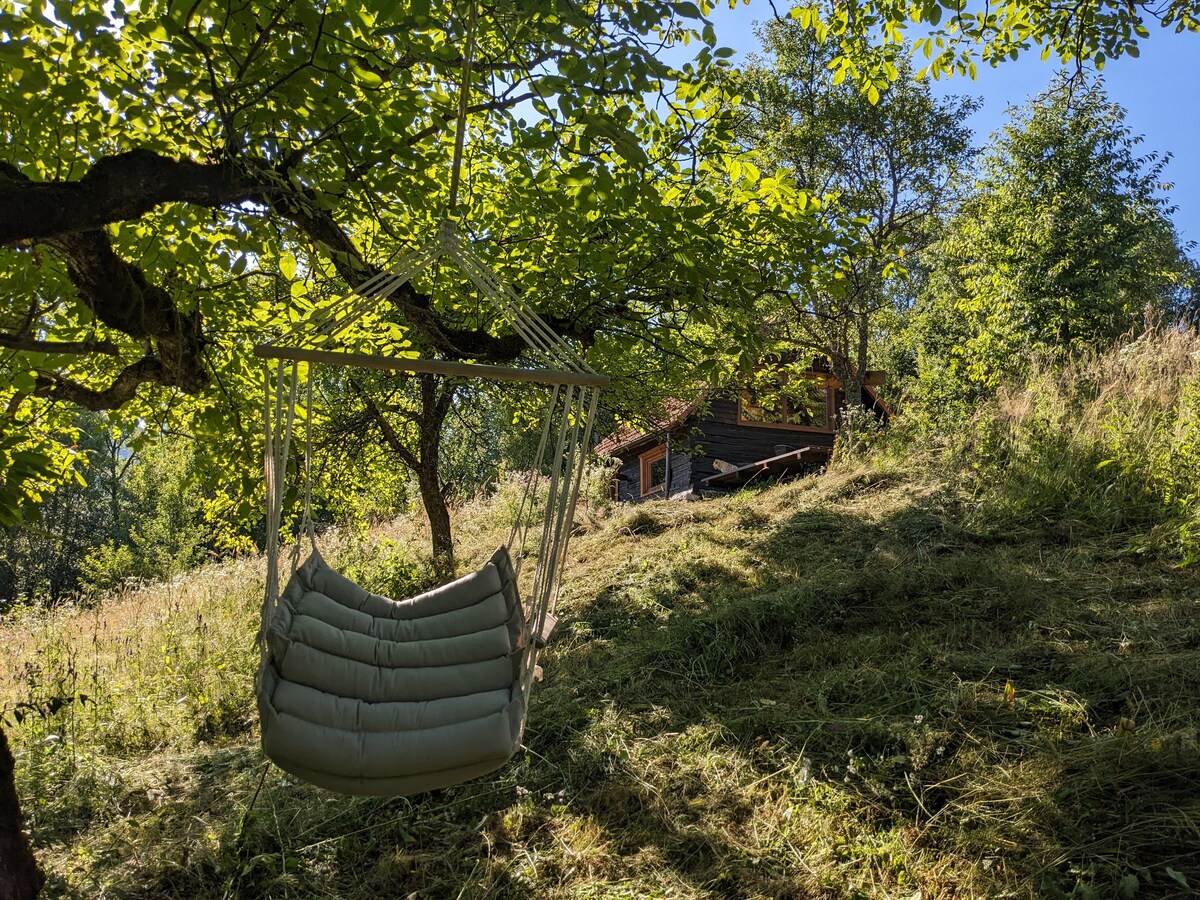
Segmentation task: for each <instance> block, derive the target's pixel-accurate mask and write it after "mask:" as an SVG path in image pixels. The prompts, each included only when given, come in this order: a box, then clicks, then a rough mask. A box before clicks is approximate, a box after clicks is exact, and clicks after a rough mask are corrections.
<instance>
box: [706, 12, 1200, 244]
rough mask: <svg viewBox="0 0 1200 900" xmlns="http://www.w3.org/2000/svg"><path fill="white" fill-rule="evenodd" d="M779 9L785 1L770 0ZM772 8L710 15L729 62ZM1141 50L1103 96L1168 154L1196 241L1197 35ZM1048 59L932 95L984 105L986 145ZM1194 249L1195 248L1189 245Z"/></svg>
mask: <svg viewBox="0 0 1200 900" xmlns="http://www.w3.org/2000/svg"><path fill="white" fill-rule="evenodd" d="M776 6H777V8H778V9H779V10H780V11H783V10H785V9H787V8H789V6H790V4H788V3H786V2H780V0H777V2H776ZM770 15H771V6H770V4H769V3H768V2H766V0H751V2H750V3H749V4H748V5H747V6H738V8H737V9H735V10H730V9H728V7H727V6H724V5H722V6H721V7H719V8H718V9H717V10H715V11H714V12H713V14H712V15H711V16H710V19H711V21H712V23H713V27H714V29H715V30H716V33H717V42H718V44H722V45H724V46H727V47H732V48H733V49H734V50H736V51H737V56H736V57H734V60H735V62H736V61H740V60H742V59H744V57H745V56H746V55H747V54H749V53H752V52H755V51H757V50H758V49H759V44H758V40H757V38H755V36H754V31H753V24H754V22H755V21H756V20H758V19H764V18H767V17H769V16H770ZM1141 51H1142V52H1141V56H1140V57H1139V58H1137V59H1130V58H1123V59H1120V60H1116V61H1110V62H1109V63H1108V64H1107V65H1106V66H1105V67H1104V71H1103V73H1102V74H1103V76H1104V82H1105V87H1106V89H1107V91H1108V95H1109V97H1110V98H1111V99H1112V100H1114V101H1115V102H1117V103H1120V104H1121V105H1122V106H1123V107H1125V110H1126V113H1127V118H1126V124H1127V125H1128V126H1129V128H1130V130H1131V131H1132V132H1133V133H1134V134H1140V135H1144V136H1145V142H1144V143H1143V144H1142V146H1141V148H1140V149H1141V150H1142V152H1143V153H1144V152H1147V151H1151V150H1155V151H1158V152H1159V153H1170V154H1171V155H1172V160H1171V163H1170V165H1169V166H1168V167H1167V171H1166V178H1167V180H1168V181H1170V182H1173V184H1174V186H1173V187H1172V188H1171V190H1170V191H1168V192H1167V196H1168V197H1169V199H1170V201H1171V203H1172V204H1173V205H1175V206H1177V207H1178V210H1177V211H1176V213H1175V215H1174V220H1175V227H1176V228H1177V229H1178V230H1179V232H1180V234H1181V236H1182V238H1183V240H1185V241H1196V242H1198V243H1200V101H1198V100H1197V97H1196V82H1197V76H1196V64H1197V62H1198V61H1200V34H1192V33H1185V34H1174V33H1173V32H1170V31H1168V30H1166V29H1158V28H1154V27H1152V26H1151V27H1150V37H1149V38H1148V39H1147V40H1145V41H1143V42H1142V48H1141ZM1055 68H1056V67H1055V65H1054V62H1053V61H1050V60H1048V61H1046V62H1042V61H1041V59H1040V54H1039V53H1037V52H1036V51H1035V52H1031V53H1029V54H1027V55H1025V56H1022V57H1021V58H1019V59H1017V60H1016V61H1008V62H1005V63H1003V64H1002V65H1000V66H999V67H997V68H994V69H993V68H987V67H981V68H980V69H979V76H978V78H976V79H975V80H974V81H972V80H970V79H969V78H963V77H955V78H952V79H950V80H949V81H946V80H943V81H941V82H935V83H934V91H935V93H937V94H947V93H955V94H967V95H971V96H976V97H980V98H982V100H983V107H982V108H981V109H980V110H979V112H977V113H976V114H975V115H974V116H973V117H972V118H971V120H970V125H971V128H972V129H973V130H974V131H975V145H976V146H977V147H985V146H987V144H988V140H989V135H990V134H991V133H992V132H993V131H995V130H996V129H998V128H999V127H1000V126H1002V125H1003V124H1004V123H1005V122H1006V121H1007V118H1006V116H1005V110H1006V109H1007V108H1008V107H1009V106H1010V105H1018V106H1019V105H1021V104H1023V103H1024V102H1025V101H1026V100H1027V99H1029V98H1030V97H1032V96H1035V95H1036V94H1038V93H1039V92H1040V91H1041V90H1042V89H1043V88H1044V87H1045V86H1046V85H1047V84H1048V83H1049V81H1050V78H1051V76H1052V75H1053V74H1054V72H1055ZM1192 255H1193V256H1200V248H1197V249H1193V251H1192Z"/></svg>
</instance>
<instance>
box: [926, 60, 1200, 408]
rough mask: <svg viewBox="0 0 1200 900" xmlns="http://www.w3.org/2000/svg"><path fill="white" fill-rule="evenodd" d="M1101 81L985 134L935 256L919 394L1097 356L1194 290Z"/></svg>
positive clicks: (1052, 97)
mask: <svg viewBox="0 0 1200 900" xmlns="http://www.w3.org/2000/svg"><path fill="white" fill-rule="evenodd" d="M1124 119H1125V112H1124V110H1123V109H1122V108H1121V107H1120V106H1119V105H1117V104H1114V103H1112V102H1110V101H1109V99H1108V97H1107V95H1106V94H1105V92H1104V89H1103V86H1102V84H1101V82H1100V81H1099V80H1091V81H1086V82H1079V81H1078V80H1075V81H1069V80H1067V79H1065V78H1060V79H1059V80H1058V81H1057V82H1056V83H1055V84H1053V85H1052V86H1051V87H1050V89H1049V90H1048V91H1047V92H1045V93H1044V94H1042V95H1041V96H1039V97H1038V98H1036V99H1035V100H1034V101H1032V103H1031V104H1030V105H1029V106H1028V107H1026V108H1024V109H1018V110H1014V111H1013V113H1012V121H1011V123H1010V124H1008V125H1007V126H1005V127H1004V128H1003V130H1002V131H1001V132H1000V133H999V134H997V135H996V136H995V137H994V141H993V145H992V147H991V149H990V150H989V151H988V152H987V154H986V155H985V156H984V158H983V160H982V163H981V167H980V173H979V177H978V179H977V180H976V182H975V184H974V185H973V186H972V188H971V190H970V195H969V197H968V198H967V199H966V201H965V202H964V204H963V206H962V208H961V210H960V211H959V212H958V214H957V215H956V216H955V217H954V219H953V220H952V221H951V222H949V224H948V225H947V228H946V231H945V234H944V236H943V238H942V240H941V241H940V242H939V244H938V245H937V247H936V248H935V249H934V251H933V252H932V253H931V256H930V259H931V271H930V275H929V281H928V286H927V296H926V298H925V301H924V308H923V311H922V313H921V315H920V317H919V321H920V325H919V329H918V330H919V332H920V334H921V338H920V344H921V360H920V362H921V368H922V370H923V373H922V378H923V379H924V381H925V383H926V384H927V386H932V385H935V384H938V383H944V386H945V390H946V391H948V392H950V393H956V392H957V393H959V395H960V396H962V392H963V390H964V388H965V389H966V391H967V392H968V393H969V392H970V391H971V390H972V388H971V387H970V386H971V385H974V386H975V387H976V388H982V389H989V388H991V387H994V386H995V385H996V383H997V382H998V379H999V378H1000V377H1001V376H1002V375H1003V374H1005V373H1007V372H1012V371H1014V370H1018V369H1020V368H1021V367H1022V365H1023V364H1024V362H1025V360H1027V358H1028V357H1029V355H1030V354H1033V353H1037V352H1054V353H1063V354H1065V353H1070V352H1077V351H1081V350H1086V349H1091V348H1096V347H1102V346H1106V345H1108V344H1111V343H1112V342H1113V341H1114V340H1115V339H1116V338H1117V337H1119V336H1120V335H1122V334H1123V333H1125V332H1127V331H1129V330H1130V329H1133V328H1137V327H1140V326H1142V325H1143V324H1146V323H1153V322H1155V321H1158V320H1170V319H1172V318H1174V317H1175V315H1176V314H1177V313H1178V311H1179V308H1180V306H1181V305H1183V306H1186V305H1187V300H1186V296H1185V295H1187V294H1188V293H1190V292H1193V291H1194V290H1195V282H1194V264H1192V263H1191V262H1190V261H1189V260H1188V259H1187V257H1186V254H1185V250H1184V248H1182V247H1181V246H1180V242H1179V239H1178V236H1177V234H1176V232H1175V230H1174V227H1173V226H1172V224H1171V221H1170V219H1169V215H1170V213H1171V211H1172V208H1171V207H1170V206H1169V204H1168V201H1167V200H1166V198H1165V196H1164V194H1163V190H1162V189H1163V186H1164V178H1165V168H1166V165H1167V162H1168V157H1163V156H1159V155H1158V154H1156V153H1141V152H1140V146H1139V145H1140V143H1141V138H1140V137H1138V136H1135V135H1133V134H1132V133H1131V132H1130V131H1129V129H1128V128H1127V127H1126V126H1125V124H1124Z"/></svg>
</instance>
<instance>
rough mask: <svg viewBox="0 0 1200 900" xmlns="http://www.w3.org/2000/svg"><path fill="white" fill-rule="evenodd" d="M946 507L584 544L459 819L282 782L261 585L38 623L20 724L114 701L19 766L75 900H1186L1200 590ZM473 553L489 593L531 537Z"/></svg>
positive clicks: (1134, 557) (373, 564)
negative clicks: (258, 622)
mask: <svg viewBox="0 0 1200 900" xmlns="http://www.w3.org/2000/svg"><path fill="white" fill-rule="evenodd" d="M929 471H930V467H929V466H928V465H927V464H926V463H925V462H924V461H923V462H922V463H921V464H920V465H919V466H918V465H917V464H914V463H913V462H912V461H911V460H910V461H905V462H897V461H896V460H895V459H892V460H890V461H889V459H888V458H887V457H884V456H882V455H881V456H879V457H877V459H876V461H875V462H874V463H870V464H864V465H859V466H847V467H845V468H843V469H841V470H835V471H834V472H832V473H830V474H828V475H825V476H822V477H820V478H812V479H806V480H803V481H799V482H795V483H792V484H789V485H784V486H778V487H772V488H767V489H759V490H756V491H750V492H745V493H743V494H740V495H737V496H735V497H732V498H728V499H723V500H717V501H708V502H704V503H699V504H669V503H652V504H645V505H643V506H641V507H638V508H621V507H616V508H611V509H610V508H602V507H595V508H592V509H590V510H589V511H588V512H587V513H586V514H582V515H581V517H580V519H581V522H580V534H579V535H578V537H577V539H576V542H575V544H574V545H573V546H574V551H573V560H572V566H571V570H570V572H571V574H570V577H569V580H568V582H567V584H566V587H565V590H564V596H563V598H562V603H561V607H560V608H561V611H562V612H563V613H564V620H563V624H562V625H561V626H560V630H559V633H558V635H557V637H556V640H555V641H554V643H553V644H552V647H551V649H550V651H549V652H548V655H547V658H546V660H545V666H546V671H547V679H546V682H545V683H544V684H543V685H542V686H541V688H540V692H539V693H540V695H539V697H538V698H537V700H536V701H535V706H534V709H533V712H532V716H531V719H530V723H529V729H528V732H527V740H526V744H527V747H528V750H527V752H525V753H523V754H522V755H521V756H520V757H519V758H518V759H516V760H514V762H513V763H512V764H511V765H509V766H508V767H507V768H506V769H504V770H503V771H502V772H500V773H498V774H497V775H496V776H494V777H492V778H488V779H483V780H481V781H477V782H474V783H471V784H468V785H464V786H462V787H459V788H456V789H452V790H447V791H442V792H439V793H436V794H433V795H426V796H419V797H414V798H407V799H404V798H401V799H395V800H386V801H384V800H362V799H351V798H344V797H338V796H335V795H331V794H327V793H323V792H321V791H318V790H315V789H312V788H309V787H307V786H305V785H302V784H295V783H293V782H292V781H291V780H290V779H289V778H287V777H285V776H283V775H282V774H281V773H280V772H278V771H277V770H274V769H264V767H263V765H262V760H261V755H260V753H259V751H258V749H257V746H256V738H255V733H254V724H253V721H252V718H251V716H252V703H251V670H252V668H253V666H254V663H255V651H254V648H253V646H252V635H253V629H254V625H255V617H256V612H257V604H258V593H259V589H260V582H261V572H260V569H259V567H258V564H257V563H253V562H242V563H235V564H231V565H228V566H224V567H217V568H212V569H207V570H204V571H202V572H199V573H196V574H195V575H194V576H192V577H190V578H188V579H186V580H184V581H181V582H179V583H177V584H175V585H173V586H164V587H161V588H158V589H150V590H147V591H145V592H141V593H138V594H133V595H131V596H128V597H125V598H119V599H114V600H113V601H112V602H110V603H107V604H105V605H103V606H101V607H100V608H98V609H96V610H76V611H63V612H60V613H55V614H53V615H50V616H46V617H34V616H27V617H25V618H23V619H19V620H13V621H10V622H8V623H6V624H4V625H3V626H0V640H2V641H4V643H5V646H6V648H7V649H8V650H9V653H8V654H6V658H5V659H4V660H3V662H0V705H9V706H10V707H11V704H12V703H14V702H16V701H23V700H42V699H45V697H46V696H47V692H48V691H62V692H65V693H73V692H80V691H82V692H83V693H87V694H89V696H90V697H91V702H89V703H87V704H84V705H78V704H76V705H71V706H67V707H64V708H63V709H62V710H60V711H58V712H57V713H55V714H54V715H52V716H49V717H48V718H42V717H41V716H36V715H35V716H31V717H27V718H26V719H25V722H24V723H23V724H22V725H21V726H20V727H17V728H15V729H13V730H12V734H13V737H14V739H15V745H16V749H17V752H18V754H19V766H20V779H21V781H20V786H21V790H22V793H23V797H24V799H25V801H26V803H27V805H28V807H29V811H30V813H31V817H32V826H33V830H34V834H35V838H36V841H37V844H38V849H39V853H40V855H41V858H42V860H43V862H44V864H45V865H46V866H47V868H48V869H50V871H51V873H52V875H53V882H52V891H51V894H52V895H60V896H69V897H126V898H134V897H147V898H149V897H214V898H215V897H330V898H332V897H346V898H367V897H379V896H399V897H408V896H416V897H430V898H442V897H462V898H507V897H511V898H518V897H538V898H642V897H664V898H668V897H669V898H709V897H719V898H807V897H830V898H834V897H897V898H913V897H917V896H921V897H925V898H930V897H945V898H967V897H1035V896H1051V897H1055V896H1075V897H1115V896H1136V897H1138V898H1146V897H1186V896H1193V895H1194V894H1195V888H1196V886H1197V885H1200V825H1198V823H1200V788H1198V787H1197V784H1198V783H1200V712H1198V709H1200V618H1198V616H1197V614H1198V613H1200V599H1198V598H1200V572H1198V571H1197V569H1196V567H1187V568H1181V567H1179V566H1178V565H1177V560H1178V557H1177V556H1171V555H1170V554H1169V553H1167V552H1166V549H1163V548H1166V545H1162V546H1161V548H1160V551H1155V550H1154V549H1153V548H1152V547H1151V548H1149V549H1146V547H1147V545H1145V544H1143V545H1142V549H1139V550H1131V545H1133V544H1134V543H1135V541H1134V539H1135V538H1137V537H1138V535H1140V534H1145V533H1147V530H1152V529H1153V528H1154V527H1155V525H1154V523H1152V522H1150V523H1147V522H1145V521H1143V520H1141V519H1137V518H1131V519H1127V520H1125V524H1124V525H1123V526H1120V527H1113V528H1107V529H1106V528H1099V527H1097V526H1096V521H1097V520H1096V519H1092V520H1085V519H1083V518H1079V519H1078V520H1077V525H1076V527H1073V528H1071V529H1066V528H1063V527H1062V522H1063V518H1062V517H1057V518H1056V515H1055V512H1054V507H1053V506H1052V505H1049V501H1046V503H1044V504H1043V505H1041V506H1036V507H1035V508H1033V507H1024V508H1023V509H1024V510H1025V511H1024V512H1022V511H1021V509H1020V508H1018V507H1017V504H1015V501H1014V499H1013V498H1014V496H1017V495H1014V494H1004V493H1002V492H1001V491H1000V487H997V488H996V489H995V490H993V491H992V492H991V493H988V492H984V491H982V490H980V489H979V486H978V485H975V484H973V483H972V482H971V480H970V478H969V476H966V475H961V473H960V475H958V476H956V477H954V478H946V477H942V476H939V477H934V476H932V475H930V474H929ZM963 471H969V470H963ZM1001 486H1003V485H1001ZM1129 496H1132V495H1129ZM499 505H500V506H503V502H501V503H500V504H499ZM1073 508H1075V507H1073ZM1030 509H1033V511H1032V512H1031V511H1030ZM1059 509H1060V512H1061V507H1060V508H1059ZM460 518H461V526H462V527H461V528H460V530H459V535H460V539H461V543H460V555H461V557H462V560H463V563H464V565H471V564H473V563H475V562H478V561H480V560H482V559H483V558H485V557H486V556H487V555H488V554H489V553H490V552H491V550H492V549H493V547H494V545H495V544H496V543H497V542H498V541H499V540H500V539H501V536H502V534H503V533H504V529H503V528H502V527H501V526H500V525H499V524H498V523H497V522H496V518H495V507H494V506H489V505H487V504H484V503H483V502H482V501H481V502H480V503H478V504H475V505H473V506H471V507H469V508H467V509H464V510H462V511H461V515H460ZM1001 522H1007V523H1008V526H1009V527H1001V526H1000V524H998V523H1001ZM1039 523H1040V524H1039ZM1139 523H1140V524H1139ZM1139 528H1140V529H1142V531H1138V529H1139ZM375 540H376V543H375V544H374V545H373V546H366V545H363V544H360V543H356V542H354V541H352V540H349V539H346V540H344V541H343V542H342V543H341V545H340V549H339V552H340V554H341V556H342V561H343V564H345V565H347V566H349V567H352V568H354V567H357V569H358V570H359V571H360V573H361V574H362V575H363V577H372V572H374V573H376V575H377V577H378V578H379V579H380V583H384V582H386V581H387V580H388V579H389V578H390V579H392V580H393V581H394V580H395V579H397V578H407V579H409V580H413V579H416V580H419V578H420V577H421V568H420V566H419V565H416V566H414V565H411V564H410V563H411V561H412V560H414V559H416V558H417V557H418V554H419V553H420V552H421V551H422V549H423V547H424V536H423V534H422V532H421V529H420V527H419V526H418V525H414V524H412V523H410V522H397V523H393V524H392V525H390V526H388V527H387V528H385V529H383V530H382V532H381V533H380V534H379V535H377V536H376V538H375ZM1167 549H1169V548H1167ZM201 698H204V699H203V700H202V699H201ZM1135 889H1136V894H1132V893H1130V892H1131V891H1134V890H1135ZM1122 892H1124V893H1122Z"/></svg>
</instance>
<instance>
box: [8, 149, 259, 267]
mask: <svg viewBox="0 0 1200 900" xmlns="http://www.w3.org/2000/svg"><path fill="white" fill-rule="evenodd" d="M265 187H266V185H264V184H263V183H262V182H260V181H258V180H256V179H251V178H249V177H247V173H246V171H245V170H242V169H239V167H237V166H235V165H233V164H231V163H224V162H222V163H213V164H209V163H198V162H195V161H193V160H189V159H168V158H167V157H165V156H159V155H158V154H157V153H153V152H151V151H149V150H130V151H128V152H125V153H119V154H117V155H116V156H108V157H103V158H101V159H100V160H99V161H98V162H97V163H96V164H95V165H93V166H92V168H91V169H90V170H89V171H88V173H87V174H86V175H84V176H83V177H82V178H81V179H79V180H78V181H31V180H29V178H27V177H26V176H25V175H24V174H23V173H22V172H21V171H20V170H18V169H17V168H16V167H15V166H12V165H10V164H8V163H2V162H0V246H4V245H7V244H15V243H18V242H22V241H38V240H46V239H48V238H53V237H57V236H59V235H64V234H73V233H77V232H80V231H89V230H92V229H95V228H99V227H101V226H102V225H108V224H111V223H113V222H123V221H126V220H128V219H136V218H139V217H140V216H143V215H145V214H146V213H148V212H150V211H151V210H152V209H154V208H155V207H156V206H159V205H160V204H162V203H170V202H183V203H193V204H196V205H198V206H205V207H210V208H215V207H220V206H227V205H229V204H232V203H238V202H241V201H244V200H261V199H262V197H263V194H264V193H265V191H264V188H265Z"/></svg>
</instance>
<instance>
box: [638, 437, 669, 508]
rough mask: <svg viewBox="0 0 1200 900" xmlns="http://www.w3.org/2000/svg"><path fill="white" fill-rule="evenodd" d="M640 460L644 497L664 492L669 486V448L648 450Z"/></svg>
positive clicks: (663, 446)
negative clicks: (656, 492)
mask: <svg viewBox="0 0 1200 900" xmlns="http://www.w3.org/2000/svg"><path fill="white" fill-rule="evenodd" d="M639 459H641V462H642V496H643V497H645V496H646V495H647V494H653V493H654V492H655V491H661V490H664V489H665V488H666V486H667V446H666V444H664V445H662V446H661V447H655V448H654V449H653V450H647V451H646V452H645V453H643V454H642V455H641V456H640V457H639Z"/></svg>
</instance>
